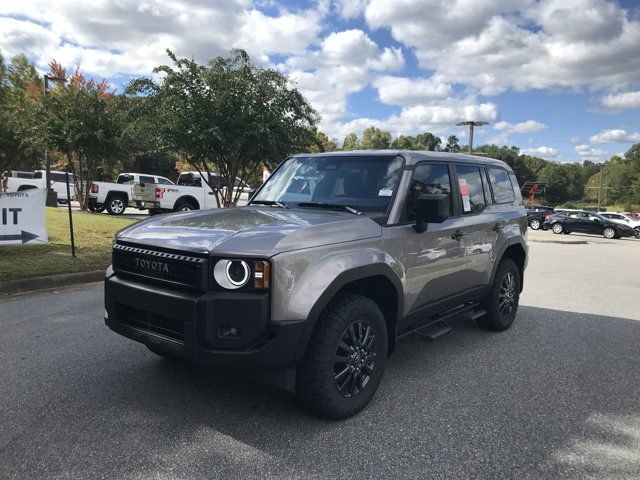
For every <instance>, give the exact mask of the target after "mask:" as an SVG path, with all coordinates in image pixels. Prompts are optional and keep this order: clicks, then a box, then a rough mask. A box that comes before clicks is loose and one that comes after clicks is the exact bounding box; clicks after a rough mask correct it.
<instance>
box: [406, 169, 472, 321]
mask: <svg viewBox="0 0 640 480" xmlns="http://www.w3.org/2000/svg"><path fill="white" fill-rule="evenodd" d="M429 193H430V194H446V195H449V203H450V212H449V214H450V215H451V217H450V218H448V219H447V220H445V221H444V222H443V223H439V224H438V223H432V224H429V226H428V228H427V231H426V232H422V233H417V232H416V231H415V229H414V228H413V223H414V222H415V205H416V199H417V197H418V195H420V194H429ZM453 212H454V204H453V198H452V188H451V175H450V171H449V166H448V165H447V164H444V163H442V164H440V163H420V164H418V165H416V167H415V170H414V172H413V177H412V179H411V185H410V187H409V191H408V194H407V198H406V200H405V211H404V212H403V220H404V222H403V223H405V225H403V226H402V227H399V228H402V229H403V231H404V234H405V257H406V292H405V293H406V295H405V313H411V312H413V311H416V310H418V309H420V307H423V306H425V305H428V304H430V303H433V302H435V301H439V300H443V299H446V298H447V297H452V296H454V295H456V294H458V293H461V292H462V291H463V290H464V284H465V282H464V277H465V269H466V261H465V242H464V237H463V236H462V235H458V234H459V233H461V229H460V228H461V219H460V218H459V217H455V216H453Z"/></svg>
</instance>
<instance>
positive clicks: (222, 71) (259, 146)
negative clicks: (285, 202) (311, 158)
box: [129, 50, 318, 206]
mask: <svg viewBox="0 0 640 480" xmlns="http://www.w3.org/2000/svg"><path fill="white" fill-rule="evenodd" d="M167 53H168V55H169V58H170V59H171V61H172V64H173V65H172V66H169V65H162V66H159V67H157V68H156V69H155V70H154V72H155V73H157V74H161V76H162V79H161V80H160V82H159V83H155V82H153V81H152V80H150V79H139V80H137V81H136V82H134V84H133V85H132V88H130V89H129V91H138V92H140V94H147V95H151V96H154V97H156V101H157V102H158V104H157V105H158V109H157V115H156V117H157V118H156V123H157V128H158V136H159V139H160V141H161V144H162V147H163V148H164V149H167V150H169V151H173V152H176V153H178V154H179V155H180V156H182V157H184V158H185V159H186V160H188V161H189V163H190V164H191V165H193V166H194V167H195V168H196V170H198V171H199V172H200V173H201V174H202V176H203V179H204V181H205V182H207V184H208V185H209V186H210V187H211V188H212V190H213V191H214V192H215V193H216V194H222V195H224V198H223V200H224V206H232V205H235V204H236V203H237V201H238V198H239V194H240V191H237V192H234V189H233V188H226V189H224V190H222V191H221V190H220V189H219V188H218V186H217V185H216V184H214V183H213V181H212V176H211V173H212V172H213V170H214V168H215V169H216V170H217V171H218V172H219V173H220V174H221V175H222V176H223V177H224V178H226V179H228V182H229V183H230V184H233V182H234V179H235V178H236V177H238V178H241V179H242V180H246V179H247V178H248V177H251V176H252V175H253V174H254V173H255V172H256V171H258V169H260V168H262V166H263V165H266V166H267V167H273V166H274V165H276V164H277V163H278V162H280V161H281V160H282V159H283V158H284V157H286V156H287V155H289V154H290V153H293V152H295V151H299V150H304V149H305V148H308V146H309V145H310V144H311V143H312V141H313V137H314V133H313V130H312V127H314V126H315V125H316V124H317V122H318V116H317V114H316V112H315V111H314V110H313V108H312V107H311V106H310V105H309V103H308V102H307V101H306V100H305V98H304V97H303V96H302V94H301V93H300V92H299V91H298V90H296V89H295V88H293V87H291V86H290V84H289V80H288V79H287V78H286V77H285V76H283V75H281V74H280V73H278V72H277V71H276V70H273V69H263V68H258V67H255V66H254V65H252V64H251V60H250V58H249V55H247V53H246V52H245V51H243V50H233V52H232V56H231V57H230V58H225V57H216V58H214V59H213V60H211V61H210V62H209V63H208V64H207V65H200V64H198V63H197V62H195V61H194V60H189V59H186V58H177V57H176V56H175V55H174V54H173V52H171V51H167ZM217 196H218V195H216V197H217Z"/></svg>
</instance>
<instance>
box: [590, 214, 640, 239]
mask: <svg viewBox="0 0 640 480" xmlns="http://www.w3.org/2000/svg"><path fill="white" fill-rule="evenodd" d="M600 215H602V216H603V217H605V218H608V219H609V220H611V221H613V222H616V223H619V224H621V225H627V226H629V227H631V228H633V230H634V231H635V232H636V233H635V237H636V238H640V220H634V218H633V217H632V216H631V215H630V214H628V213H618V212H600Z"/></svg>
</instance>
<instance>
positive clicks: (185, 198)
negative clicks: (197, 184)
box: [172, 195, 200, 211]
mask: <svg viewBox="0 0 640 480" xmlns="http://www.w3.org/2000/svg"><path fill="white" fill-rule="evenodd" d="M183 201H187V202H189V203H191V204H192V205H194V206H195V207H196V208H195V209H196V210H200V202H198V200H197V199H196V198H195V197H192V196H191V195H183V196H181V197H180V198H178V199H177V200H176V201H175V202H174V204H173V209H172V210H173V211H175V209H176V206H177V205H178V204H179V203H180V202H183Z"/></svg>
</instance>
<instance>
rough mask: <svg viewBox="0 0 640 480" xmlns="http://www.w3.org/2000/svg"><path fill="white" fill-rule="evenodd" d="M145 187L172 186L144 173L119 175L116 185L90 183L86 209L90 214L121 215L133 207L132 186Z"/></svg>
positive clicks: (160, 178)
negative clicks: (138, 184)
mask: <svg viewBox="0 0 640 480" xmlns="http://www.w3.org/2000/svg"><path fill="white" fill-rule="evenodd" d="M140 182H142V183H144V184H145V185H147V184H149V185H164V186H167V185H173V182H172V181H171V180H169V179H168V178H165V177H161V176H159V175H147V174H145V173H121V174H120V175H118V178H117V179H116V183H111V182H91V189H90V192H89V203H88V208H89V210H90V211H92V212H102V211H103V210H105V209H106V210H107V212H108V213H109V214H110V215H122V214H123V213H124V211H125V210H126V208H127V206H130V205H131V206H132V205H134V204H133V202H132V198H131V189H132V188H133V186H134V184H137V183H140Z"/></svg>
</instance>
